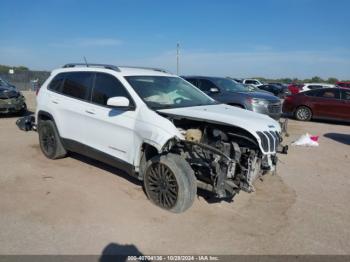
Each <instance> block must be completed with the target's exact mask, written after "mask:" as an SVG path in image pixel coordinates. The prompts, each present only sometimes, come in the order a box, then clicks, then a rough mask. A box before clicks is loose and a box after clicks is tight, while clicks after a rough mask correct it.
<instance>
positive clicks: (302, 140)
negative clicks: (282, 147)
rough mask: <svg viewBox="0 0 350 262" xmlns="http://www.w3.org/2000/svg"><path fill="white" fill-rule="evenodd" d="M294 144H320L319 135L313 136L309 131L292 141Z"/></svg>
mask: <svg viewBox="0 0 350 262" xmlns="http://www.w3.org/2000/svg"><path fill="white" fill-rule="evenodd" d="M292 145H293V146H319V144H318V136H312V135H310V134H308V133H306V134H304V135H302V136H301V137H299V138H298V139H297V140H296V141H294V142H293V143H292Z"/></svg>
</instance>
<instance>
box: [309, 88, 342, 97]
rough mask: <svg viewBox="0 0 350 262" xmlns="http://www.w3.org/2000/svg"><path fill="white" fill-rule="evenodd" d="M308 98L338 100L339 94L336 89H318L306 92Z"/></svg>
mask: <svg viewBox="0 0 350 262" xmlns="http://www.w3.org/2000/svg"><path fill="white" fill-rule="evenodd" d="M307 95H308V96H313V97H322V98H328V99H340V93H339V90H338V89H318V90H313V91H310V92H307Z"/></svg>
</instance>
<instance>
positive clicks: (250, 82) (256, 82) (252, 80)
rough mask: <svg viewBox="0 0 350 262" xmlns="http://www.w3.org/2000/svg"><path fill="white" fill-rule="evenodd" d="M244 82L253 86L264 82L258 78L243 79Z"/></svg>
mask: <svg viewBox="0 0 350 262" xmlns="http://www.w3.org/2000/svg"><path fill="white" fill-rule="evenodd" d="M242 83H243V84H246V85H253V86H260V85H263V84H264V83H263V82H261V81H260V80H258V79H243V81H242Z"/></svg>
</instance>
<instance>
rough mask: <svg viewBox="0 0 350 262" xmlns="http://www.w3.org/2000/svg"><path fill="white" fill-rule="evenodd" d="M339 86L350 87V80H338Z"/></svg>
mask: <svg viewBox="0 0 350 262" xmlns="http://www.w3.org/2000/svg"><path fill="white" fill-rule="evenodd" d="M336 85H337V86H340V87H346V88H350V82H337V83H336Z"/></svg>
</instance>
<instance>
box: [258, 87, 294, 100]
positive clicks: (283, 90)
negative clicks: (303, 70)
mask: <svg viewBox="0 0 350 262" xmlns="http://www.w3.org/2000/svg"><path fill="white" fill-rule="evenodd" d="M257 88H259V89H261V90H265V91H268V92H271V93H272V94H273V95H275V96H277V97H279V98H282V99H283V98H285V97H286V96H287V95H291V92H290V91H289V89H288V87H287V86H284V85H278V84H265V85H261V86H258V87H257Z"/></svg>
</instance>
